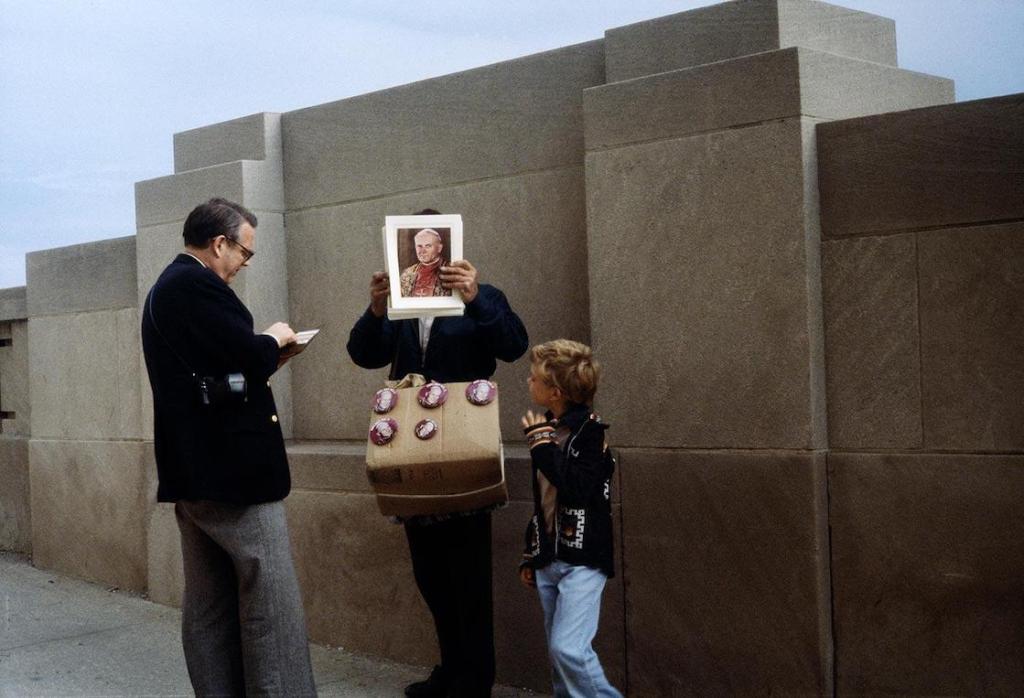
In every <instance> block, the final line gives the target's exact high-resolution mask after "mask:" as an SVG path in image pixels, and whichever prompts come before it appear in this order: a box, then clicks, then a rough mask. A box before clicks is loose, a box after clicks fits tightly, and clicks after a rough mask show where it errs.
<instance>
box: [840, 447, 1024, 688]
mask: <svg viewBox="0 0 1024 698" xmlns="http://www.w3.org/2000/svg"><path fill="white" fill-rule="evenodd" d="M828 460H829V472H830V477H829V491H830V496H831V505H830V506H831V521H830V524H831V530H832V579H833V585H834V596H835V605H834V613H835V634H836V647H837V654H836V671H837V681H836V692H837V694H838V695H850V696H855V695H856V696H878V695H892V696H894V695H988V696H997V695H998V696H1010V695H1017V694H1019V692H1020V689H1021V687H1022V686H1024V653H1022V652H1021V647H1022V644H1024V634H1022V633H1024V630H1022V628H1024V576H1022V575H1021V570H1022V569H1024V537H1022V536H1021V531H1024V513H1022V509H1021V506H1020V500H1021V493H1022V492H1024V456H1021V455H1017V456H983V455H967V454H965V455H939V454H919V455H915V454H867V453H832V454H830V455H829V458H828Z"/></svg>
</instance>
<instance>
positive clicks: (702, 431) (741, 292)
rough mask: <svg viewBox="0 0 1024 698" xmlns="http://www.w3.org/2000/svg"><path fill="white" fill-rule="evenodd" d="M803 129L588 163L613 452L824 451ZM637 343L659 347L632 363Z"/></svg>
mask: <svg viewBox="0 0 1024 698" xmlns="http://www.w3.org/2000/svg"><path fill="white" fill-rule="evenodd" d="M802 126H803V125H802V123H801V120H799V119H793V120H785V121H780V122H770V123H765V124H761V125H758V126H753V127H750V128H743V129H730V130H725V131H721V132H715V133H709V134H704V135H697V136H693V137H690V138H681V139H673V140H666V141H659V142H655V143H647V144H641V145H636V146H630V147H623V148H615V149H611V150H605V151H599V152H596V153H590V154H588V155H587V199H588V210H587V219H588V221H589V224H588V235H589V240H588V246H589V250H590V253H589V260H590V273H589V278H590V298H591V307H592V308H595V309H597V308H599V309H601V310H600V311H599V312H598V311H595V312H592V313H591V315H592V317H591V323H592V334H593V342H594V346H595V351H596V353H597V355H598V356H600V357H602V360H603V362H604V364H605V367H606V378H605V380H604V382H603V388H602V390H603V391H604V392H605V393H606V394H609V395H613V396H614V400H615V405H617V406H619V411H618V412H615V411H614V409H613V410H607V411H609V412H611V413H610V414H607V415H606V416H607V417H608V419H609V420H610V421H612V422H613V423H614V424H616V426H617V427H619V429H618V431H619V433H620V434H622V439H623V441H620V442H619V443H621V444H622V445H629V446H659V447H702V448H706V447H725V448H729V447H746V448H752V447H753V448H757V447H760V448H813V447H816V446H818V445H821V444H822V440H823V438H824V433H823V432H824V415H823V414H818V412H819V410H817V409H816V405H817V404H818V398H817V396H816V395H815V393H816V392H817V391H818V390H819V389H820V388H818V387H817V386H816V383H817V380H818V378H817V373H818V372H819V371H820V366H814V365H812V361H811V356H812V352H816V351H817V349H816V348H815V346H814V345H816V344H817V343H820V341H821V336H820V325H819V324H818V323H816V322H815V318H816V317H817V313H815V312H814V311H812V310H810V309H809V302H810V299H809V298H808V293H807V289H808V276H809V275H812V276H813V275H816V273H817V270H816V268H813V267H810V266H809V264H816V263H817V262H816V261H815V260H813V259H810V260H809V258H808V256H807V249H806V246H807V245H808V244H812V245H815V246H816V245H817V241H816V239H814V240H809V238H810V237H811V236H810V235H809V233H810V232H812V228H811V227H810V226H811V223H810V222H809V218H808V216H809V213H810V211H808V208H807V206H806V203H807V201H806V198H805V196H806V194H805V189H804V162H803V158H804V148H805V137H806V136H807V134H806V132H805V129H804V128H803V127H802ZM766 182H771V185H770V186H766V184H765V183H766ZM813 230H814V231H815V232H816V229H813ZM815 249H816V247H815ZM623 259H635V260H644V261H645V262H652V261H656V263H643V264H629V265H624V264H622V263H621V260H623ZM638 338H643V344H642V345H641V347H640V349H641V351H642V350H643V347H651V348H653V347H660V348H662V349H661V350H659V351H657V352H656V354H655V355H652V356H646V357H644V356H639V357H638V353H637V352H638V346H637V340H638ZM652 350H653V349H652ZM638 359H639V360H638ZM812 385H814V386H815V387H814V390H812ZM627 405H633V406H635V405H644V407H645V409H643V410H636V409H627V408H626V406H627ZM658 412H665V413H667V414H671V415H672V418H671V419H651V414H652V413H658Z"/></svg>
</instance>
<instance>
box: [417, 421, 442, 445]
mask: <svg viewBox="0 0 1024 698" xmlns="http://www.w3.org/2000/svg"><path fill="white" fill-rule="evenodd" d="M437 431H438V428H437V422H435V421H434V420H433V419H421V420H420V421H419V422H417V423H416V427H415V428H414V429H413V433H414V434H416V438H417V439H420V440H421V441H426V440H427V439H432V438H434V437H435V436H437Z"/></svg>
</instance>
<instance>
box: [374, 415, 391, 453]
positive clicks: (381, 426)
mask: <svg viewBox="0 0 1024 698" xmlns="http://www.w3.org/2000/svg"><path fill="white" fill-rule="evenodd" d="M397 433H398V422H396V421H395V420H393V419H391V418H390V417H385V418H384V419H378V420H377V421H376V422H374V423H373V426H372V427H370V441H372V442H373V443H375V444H376V445H378V446H384V445H386V444H388V443H390V442H391V440H392V439H394V438H395V434H397Z"/></svg>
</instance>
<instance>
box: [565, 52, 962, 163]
mask: <svg viewBox="0 0 1024 698" xmlns="http://www.w3.org/2000/svg"><path fill="white" fill-rule="evenodd" d="M952 99H953V85H952V82H951V81H949V80H946V79H944V78H937V77H933V76H930V75H924V74H921V73H913V72H910V71H907V70H900V69H898V68H894V67H889V66H884V65H879V64H877V63H869V62H866V61H860V60H854V59H850V58H843V57H840V56H835V55H832V54H829V53H822V52H820V51H813V50H809V49H806V48H787V49H782V50H777V51H769V52H766V53H759V54H756V55H753V56H743V57H741V58H735V59H731V60H725V61H721V62H718V63H712V64H709V65H701V66H697V67H692V68H684V69H679V70H673V71H670V72H665V73H658V74H655V75H650V76H648V77H643V78H636V79H633V80H629V81H626V82H622V83H611V84H608V85H603V86H598V87H592V88H590V89H588V90H585V91H584V93H583V100H584V101H583V104H584V112H585V114H586V121H585V133H586V145H587V150H588V151H589V150H595V149H600V148H606V147H611V146H615V145H622V144H624V143H630V142H643V141H648V140H655V139H658V138H665V137H669V136H682V135H688V134H698V133H703V132H706V131H713V130H718V129H723V128H728V127H736V126H741V125H747V124H754V123H758V122H761V121H769V120H773V119H782V118H787V117H795V116H800V115H805V116H812V117H815V118H820V119H840V118H851V117H854V116H861V115H864V114H871V113H876V112H880V111H894V110H897V109H911V108H914V107H923V106H931V105H934V104H944V103H946V102H950V101H952Z"/></svg>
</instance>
